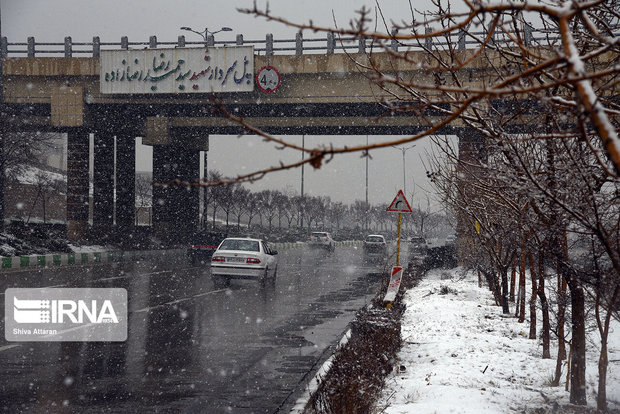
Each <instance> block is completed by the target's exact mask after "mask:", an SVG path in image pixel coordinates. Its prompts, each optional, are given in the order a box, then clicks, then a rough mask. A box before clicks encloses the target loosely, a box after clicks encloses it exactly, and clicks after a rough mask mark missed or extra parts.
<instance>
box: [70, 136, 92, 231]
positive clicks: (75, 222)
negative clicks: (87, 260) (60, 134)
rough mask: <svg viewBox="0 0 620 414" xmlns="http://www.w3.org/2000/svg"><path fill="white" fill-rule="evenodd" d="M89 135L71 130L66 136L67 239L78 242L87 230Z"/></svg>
mask: <svg viewBox="0 0 620 414" xmlns="http://www.w3.org/2000/svg"><path fill="white" fill-rule="evenodd" d="M88 153H89V134H88V132H87V131H86V130H85V129H82V128H72V129H70V130H69V132H68V134H67V238H68V239H69V240H80V239H82V238H83V237H84V236H85V235H86V231H87V230H88V215H89V199H88V198H89V197H88V184H89V177H88V155H89V154H88Z"/></svg>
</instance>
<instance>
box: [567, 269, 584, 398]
mask: <svg viewBox="0 0 620 414" xmlns="http://www.w3.org/2000/svg"><path fill="white" fill-rule="evenodd" d="M570 288H571V289H570V293H571V295H570V296H571V315H572V318H571V320H572V339H571V350H572V352H571V375H570V385H571V386H570V402H571V403H572V404H576V405H586V404H587V398H586V323H585V295H584V292H583V288H582V287H581V286H580V285H579V284H578V283H577V281H576V280H572V281H571V286H570Z"/></svg>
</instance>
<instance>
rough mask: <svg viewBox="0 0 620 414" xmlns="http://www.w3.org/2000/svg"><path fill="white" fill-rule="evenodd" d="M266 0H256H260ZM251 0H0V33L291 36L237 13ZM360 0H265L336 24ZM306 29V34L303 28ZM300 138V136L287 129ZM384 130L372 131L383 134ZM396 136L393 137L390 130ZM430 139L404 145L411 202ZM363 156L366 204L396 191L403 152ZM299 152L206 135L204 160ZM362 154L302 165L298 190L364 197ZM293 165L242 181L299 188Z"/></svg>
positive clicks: (225, 168)
mask: <svg viewBox="0 0 620 414" xmlns="http://www.w3.org/2000/svg"><path fill="white" fill-rule="evenodd" d="M265 3H266V2H265V1H264V0H263V1H258V4H259V6H260V5H264V4H265ZM414 3H415V7H417V8H418V9H419V8H423V7H424V4H427V1H422V2H420V1H416V2H414ZM252 4H253V1H252V0H227V1H221V2H215V1H208V0H175V1H172V0H168V1H163V0H149V1H140V0H136V1H127V0H122V1H121V0H53V1H52V0H0V12H1V19H2V22H1V30H2V36H6V37H7V38H8V40H9V42H25V41H26V39H27V38H28V37H29V36H34V37H35V39H36V41H37V42H44V41H47V42H62V41H63V39H64V37H65V36H71V37H72V39H73V41H74V42H88V41H91V40H92V37H93V36H99V37H100V38H101V41H102V42H118V41H120V38H121V36H128V37H129V39H130V41H147V40H148V38H149V36H151V35H156V36H157V38H158V40H160V41H176V39H177V36H179V35H181V34H185V35H186V38H187V39H188V40H189V39H192V36H195V38H194V40H198V39H199V38H198V35H193V34H192V33H188V32H183V31H181V30H179V28H180V27H181V26H190V27H192V28H194V29H196V30H199V31H200V30H204V28H205V27H208V28H209V30H217V29H219V28H220V27H222V26H229V27H231V28H232V29H233V31H232V32H222V33H219V34H217V35H216V36H217V39H218V40H232V39H234V38H235V36H236V35H237V34H239V33H241V34H243V35H244V37H245V38H246V39H264V38H265V34H267V33H273V34H274V37H275V38H276V39H278V38H280V39H284V38H293V37H294V35H295V32H296V30H294V29H292V28H290V27H286V26H284V25H281V24H279V23H274V22H266V21H265V20H264V19H259V18H255V17H252V16H248V15H245V14H241V13H239V12H238V11H237V10H236V9H237V8H251V7H252ZM379 4H380V5H381V7H382V9H383V12H384V15H385V17H386V19H387V20H388V21H389V20H390V19H393V20H397V21H401V20H402V19H405V20H407V19H409V20H410V11H409V3H408V1H407V0H389V1H386V0H379ZM362 5H366V6H367V7H371V8H374V7H375V2H374V1H368V0H363V1H360V0H336V1H334V0H312V1H304V2H301V1H294V0H271V1H269V7H270V9H271V10H272V11H274V14H277V15H281V16H284V17H287V18H289V19H290V20H292V21H296V22H302V21H306V22H307V21H308V20H312V21H313V22H314V23H315V24H318V25H329V26H333V25H334V20H333V17H332V12H333V15H334V16H335V18H336V21H337V22H338V25H340V26H347V25H348V24H349V21H350V19H351V18H352V16H354V15H355V11H356V10H359V9H360V8H361V6H362ZM306 37H311V35H310V34H307V36H306ZM289 138H290V139H292V140H296V141H297V142H301V137H300V136H297V137H289ZM386 138H387V137H373V136H371V137H370V138H369V139H370V142H373V141H374V140H384V139H386ZM392 138H396V137H392ZM365 141H366V136H355V137H353V136H337V137H309V136H307V137H306V145H307V146H310V145H312V144H315V143H319V142H321V143H325V142H333V144H334V145H336V146H339V145H345V144H346V145H355V144H360V143H365ZM429 147H430V142H428V140H426V141H421V142H418V143H417V145H416V147H415V148H412V149H410V150H407V151H406V153H405V156H406V160H405V162H406V167H407V173H406V180H407V183H406V185H407V193H408V196H409V194H410V193H411V192H412V191H413V190H414V189H415V190H416V191H415V193H416V200H409V201H410V202H412V203H413V204H415V205H417V204H418V202H422V200H423V199H424V198H425V193H424V191H423V190H424V189H427V190H428V189H430V186H429V183H428V181H427V179H426V174H425V169H424V167H423V166H422V160H423V159H424V158H425V151H427V150H428V149H429ZM371 155H372V157H373V159H372V160H370V162H369V201H370V202H371V203H372V204H379V203H386V204H387V203H390V202H391V201H392V199H393V198H394V196H395V195H396V192H397V191H398V190H399V189H401V188H402V187H403V169H402V168H403V167H402V166H403V157H402V152H401V151H400V150H398V149H395V148H387V149H383V150H377V151H374V152H372V153H371ZM296 157H299V154H297V153H288V152H283V151H277V150H275V149H272V148H268V147H266V144H264V143H263V142H261V140H260V139H259V138H257V137H252V136H245V137H242V138H237V137H236V136H211V150H210V151H209V168H210V169H211V168H213V169H217V170H220V171H222V172H223V173H224V174H225V175H230V176H232V175H236V174H238V173H246V172H249V171H253V170H256V169H260V168H265V167H268V166H271V165H275V164H278V163H279V161H280V160H282V161H284V162H286V161H291V160H293V159H295V158H296ZM150 159H151V152H150V149H149V148H148V147H144V146H141V145H139V146H138V161H137V163H138V168H139V169H142V170H144V169H150V168H151V164H150ZM365 165H366V164H365V160H364V159H362V158H360V155H359V154H353V155H345V156H338V157H336V158H335V159H333V160H332V161H331V162H330V163H328V164H327V165H325V166H323V168H321V169H320V170H313V169H312V168H311V167H309V166H306V168H305V193H306V194H312V195H328V196H330V197H331V199H332V200H334V201H342V202H346V203H352V202H353V201H354V200H356V199H358V200H364V199H365V174H366V169H365ZM300 176H301V171H300V170H293V171H286V172H281V173H275V174H272V175H270V176H267V177H266V178H264V179H263V180H261V181H260V182H257V183H255V184H252V185H249V187H250V188H251V189H253V190H261V189H264V188H278V189H282V190H289V191H296V192H298V193H299V191H300Z"/></svg>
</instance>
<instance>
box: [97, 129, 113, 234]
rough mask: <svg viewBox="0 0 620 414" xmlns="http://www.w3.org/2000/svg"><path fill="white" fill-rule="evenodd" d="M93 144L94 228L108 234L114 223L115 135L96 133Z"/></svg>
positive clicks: (99, 232) (98, 231) (100, 232)
mask: <svg viewBox="0 0 620 414" xmlns="http://www.w3.org/2000/svg"><path fill="white" fill-rule="evenodd" d="M93 145H94V159H93V228H94V229H95V231H96V232H97V233H98V234H108V233H109V232H110V230H111V229H112V225H113V224H114V135H112V133H110V132H102V133H95V137H94V144H93Z"/></svg>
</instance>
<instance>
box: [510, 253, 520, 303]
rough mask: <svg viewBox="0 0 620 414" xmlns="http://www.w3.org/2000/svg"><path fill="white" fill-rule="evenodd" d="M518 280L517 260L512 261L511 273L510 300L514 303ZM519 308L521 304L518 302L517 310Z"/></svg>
mask: <svg viewBox="0 0 620 414" xmlns="http://www.w3.org/2000/svg"><path fill="white" fill-rule="evenodd" d="M516 281H517V265H516V263H515V262H513V263H512V273H511V274H510V301H511V302H513V303H514V301H515V285H516ZM518 309H519V304H518V303H517V311H518Z"/></svg>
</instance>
